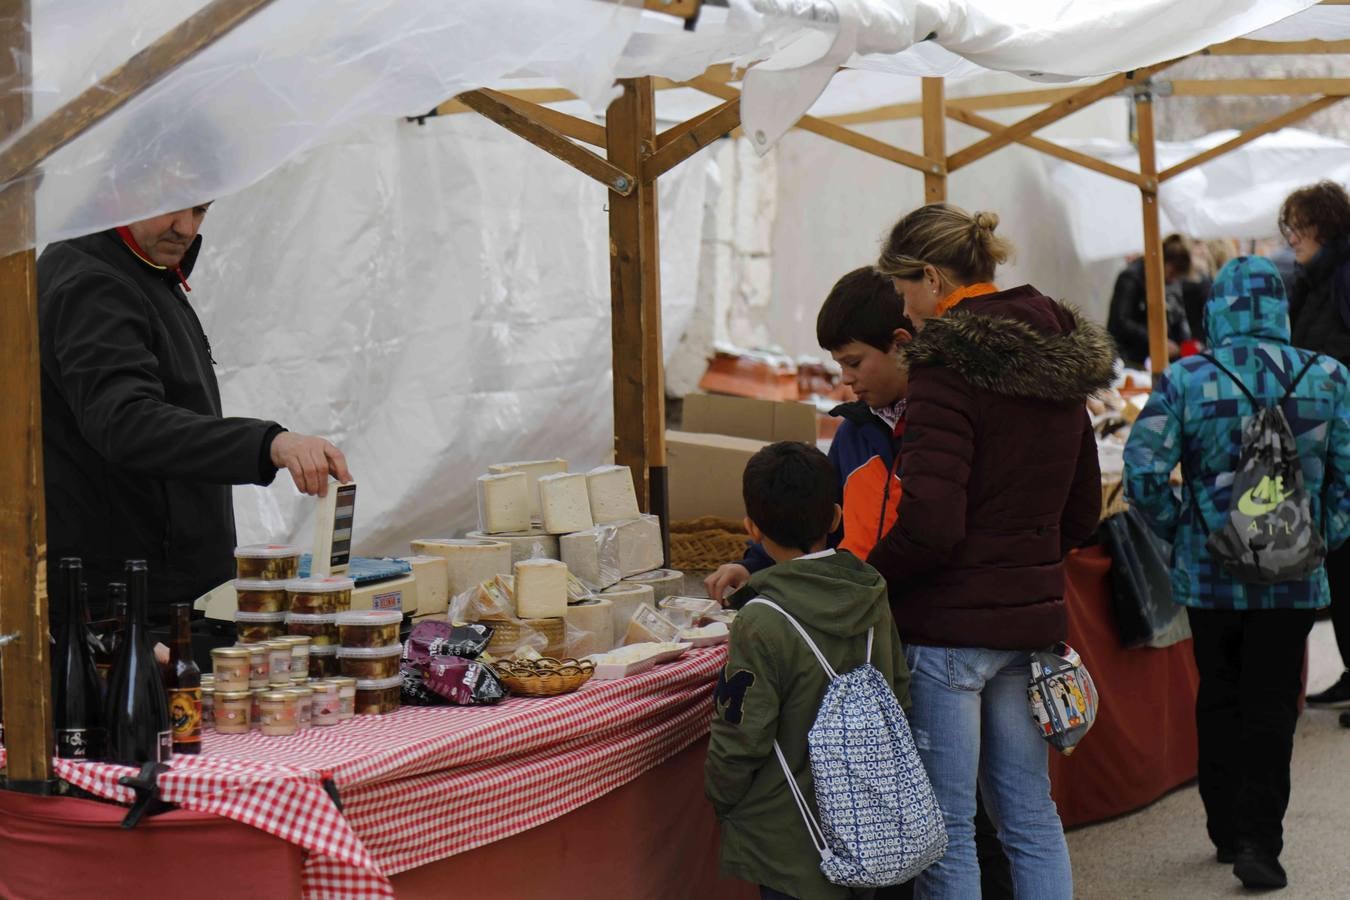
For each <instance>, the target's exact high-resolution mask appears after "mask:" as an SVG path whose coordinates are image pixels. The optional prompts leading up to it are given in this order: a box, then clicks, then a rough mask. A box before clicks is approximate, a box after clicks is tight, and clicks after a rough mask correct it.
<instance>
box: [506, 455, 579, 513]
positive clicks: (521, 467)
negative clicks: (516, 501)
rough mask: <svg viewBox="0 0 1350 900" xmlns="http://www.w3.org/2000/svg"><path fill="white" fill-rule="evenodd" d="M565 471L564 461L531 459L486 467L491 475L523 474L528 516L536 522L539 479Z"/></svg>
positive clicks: (538, 507)
mask: <svg viewBox="0 0 1350 900" xmlns="http://www.w3.org/2000/svg"><path fill="white" fill-rule="evenodd" d="M566 471H567V460H565V459H531V460H526V461H524V462H505V463H494V464H493V465H490V466H488V472H490V473H491V474H493V475H505V474H507V473H509V472H524V473H525V478H526V480H527V481H528V482H529V485H528V486H529V491H530V516H531V518H533V519H535V520H536V521H537V520H538V519H539V515H540V504H539V479H540V478H542V477H543V476H545V475H556V474H558V473H559V472H566Z"/></svg>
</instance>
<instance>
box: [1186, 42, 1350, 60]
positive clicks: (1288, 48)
mask: <svg viewBox="0 0 1350 900" xmlns="http://www.w3.org/2000/svg"><path fill="white" fill-rule="evenodd" d="M1204 52H1205V53H1207V54H1209V55H1210V56H1316V55H1320V54H1329V53H1350V41H1253V40H1250V39H1248V38H1237V39H1236V40H1232V41H1224V42H1223V43H1222V44H1215V45H1214V46H1212V47H1208V48H1206V49H1205V51H1204Z"/></svg>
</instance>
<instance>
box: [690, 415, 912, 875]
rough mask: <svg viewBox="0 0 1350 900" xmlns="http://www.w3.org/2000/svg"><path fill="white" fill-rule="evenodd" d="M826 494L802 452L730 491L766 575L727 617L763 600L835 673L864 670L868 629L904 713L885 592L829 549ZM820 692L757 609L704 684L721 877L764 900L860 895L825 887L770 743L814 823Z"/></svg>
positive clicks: (832, 515) (764, 464)
mask: <svg viewBox="0 0 1350 900" xmlns="http://www.w3.org/2000/svg"><path fill="white" fill-rule="evenodd" d="M835 482H836V478H835V474H834V470H833V469H832V468H831V466H830V463H829V460H828V459H826V457H825V454H823V453H821V452H820V451H819V450H817V449H816V448H814V447H810V446H807V445H806V444H799V443H793V442H786V441H785V442H782V443H778V444H771V445H769V446H767V447H765V448H764V449H762V450H760V451H759V452H758V453H756V454H755V455H754V456H753V457H752V458H751V459H750V462H749V463H747V464H746V467H745V475H744V476H743V479H742V492H743V493H744V496H745V509H746V513H747V518H746V520H745V527H746V531H747V532H748V533H749V534H750V536H751V537H752V538H753V539H754V540H755V541H757V542H758V543H759V544H760V545H761V546H762V547H763V548H764V550H765V551H766V552H767V553H768V554H769V556H771V557H772V558H773V560H774V562H775V565H773V566H771V567H769V568H767V569H763V570H762V571H759V572H756V573H755V574H754V576H752V577H751V579H750V581H749V583H748V584H747V585H746V586H745V587H744V588H742V589H741V590H740V591H738V592H737V593H736V595H735V597H734V598H733V601H734V605H737V606H742V605H744V603H745V602H746V601H749V600H751V599H753V598H754V597H758V596H764V597H766V598H770V599H772V600H773V601H774V602H776V603H777V604H778V605H779V606H781V607H782V608H783V609H784V610H786V611H787V612H788V613H790V614H791V615H792V617H793V618H795V619H796V620H797V621H798V622H800V623H801V624H802V626H803V627H804V628H805V629H806V631H807V633H809V634H810V635H811V639H812V640H814V641H815V642H816V644H817V646H819V647H820V650H821V652H822V653H824V654H825V657H826V658H827V659H828V660H829V661H830V665H831V666H833V667H834V669H835V671H838V672H841V673H842V672H847V671H850V670H852V669H853V668H855V667H857V666H859V665H861V664H862V663H864V662H866V661H867V660H866V659H865V657H866V654H867V630H868V629H869V628H874V629H875V631H874V641H875V644H874V646H873V648H872V659H871V663H872V665H874V666H876V668H877V669H879V670H880V671H881V673H882V675H884V676H885V677H886V678H887V680H888V681H890V682H891V684H892V685H893V686H894V688H895V693H896V696H897V697H898V698H899V700H900V704H901V706H903V707H904V708H905V710H906V711H908V709H909V705H910V703H909V668H908V667H907V666H906V665H905V656H904V651H903V649H902V648H901V646H900V636H899V634H898V633H897V632H896V630H895V621H894V620H893V619H892V618H891V609H890V604H889V603H888V602H887V599H886V582H885V581H884V580H883V579H882V577H881V575H879V574H878V573H877V571H876V570H875V569H873V568H872V567H871V566H869V565H867V564H866V563H865V562H862V561H861V560H859V559H858V558H857V557H856V556H854V555H852V554H851V553H849V552H847V551H834V550H830V549H828V538H829V535H830V532H832V531H834V530H835V529H836V528H837V527H838V526H839V519H840V515H841V511H840V508H839V505H838V504H837V503H836V502H835V494H836V492H837V486H836V483H835ZM827 684H828V682H827V678H826V675H825V672H824V671H823V670H822V669H821V666H820V663H819V662H818V661H817V660H816V658H815V657H814V656H813V655H812V653H811V650H810V648H808V647H807V646H806V643H805V642H804V641H803V640H802V638H801V636H800V635H799V634H797V633H796V631H795V630H794V629H793V628H792V625H791V624H790V623H789V622H788V621H787V619H785V618H784V617H783V616H781V615H780V614H779V613H777V612H775V611H774V610H772V609H770V608H768V607H765V606H762V605H759V604H756V605H754V606H750V607H748V608H746V609H744V610H743V611H742V612H741V614H740V615H739V616H738V617H737V619H736V622H735V624H734V625H733V627H732V629H731V643H730V647H729V652H728V655H727V664H726V668H725V669H723V671H722V674H721V676H720V677H719V679H718V683H717V697H716V699H717V711H716V715H715V716H714V718H713V723H712V737H711V741H710V743H709V745H708V761H707V765H706V767H705V791H706V793H707V795H708V799H709V800H710V801H711V802H712V805H713V809H714V810H715V811H716V812H717V817H718V820H719V821H720V822H721V825H722V846H721V856H722V871H723V872H724V873H725V874H727V875H730V876H733V877H736V878H741V879H744V880H746V881H749V882H751V883H754V884H758V885H760V893H761V896H762V897H763V898H764V900H780V898H795V900H848V898H855V897H867V896H870V895H871V892H870V891H868V892H861V891H857V892H855V891H852V890H850V889H849V888H845V887H840V886H838V885H835V884H831V883H830V882H828V881H826V880H825V877H824V876H823V875H822V874H821V872H820V855H819V854H818V853H817V852H816V850H815V848H814V847H813V846H812V844H811V839H810V837H809V836H808V834H807V831H806V826H805V824H804V823H803V822H802V819H801V815H800V813H799V812H798V810H797V807H796V804H795V803H794V802H793V799H792V794H791V792H790V791H789V790H788V789H787V783H786V781H785V780H784V776H783V770H782V768H781V767H780V766H779V764H778V761H777V760H776V759H775V758H774V752H773V743H774V741H775V740H777V741H778V743H779V745H780V746H781V747H782V750H783V755H784V757H785V758H786V759H787V763H788V766H789V768H791V769H792V772H793V774H794V775H795V776H796V779H797V784H798V785H799V786H800V787H801V789H802V792H803V793H804V794H805V796H806V797H807V802H808V803H809V804H810V805H811V806H812V807H813V809H812V812H815V809H814V806H815V785H814V784H813V782H812V779H811V765H810V760H809V758H808V753H807V747H806V736H807V732H809V731H810V730H811V726H812V725H813V724H814V723H815V718H816V711H817V709H818V707H819V705H820V701H821V698H822V697H824V695H825V689H826V687H827Z"/></svg>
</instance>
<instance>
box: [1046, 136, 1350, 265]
mask: <svg viewBox="0 0 1350 900" xmlns="http://www.w3.org/2000/svg"><path fill="white" fill-rule="evenodd" d="M1236 134H1237V132H1235V131H1221V132H1216V133H1214V134H1209V135H1206V136H1204V137H1202V138H1197V139H1196V140H1193V141H1179V142H1167V141H1160V142H1159V143H1158V167H1159V168H1160V169H1166V168H1167V167H1168V166H1172V165H1175V164H1177V163H1179V162H1183V161H1184V160H1187V159H1189V158H1191V157H1192V156H1195V155H1196V154H1198V153H1201V152H1203V151H1205V150H1208V149H1209V148H1211V147H1214V146H1217V145H1219V144H1221V143H1223V142H1224V141H1228V140H1231V139H1232V138H1233V137H1235V136H1236ZM1061 143H1063V144H1064V145H1065V146H1068V147H1072V148H1073V149H1076V150H1081V151H1082V152H1084V153H1088V154H1091V155H1092V156H1096V157H1098V158H1100V159H1104V160H1106V161H1107V162H1110V163H1114V164H1115V165H1118V166H1121V167H1122V168H1127V169H1134V170H1136V171H1137V170H1138V159H1139V157H1138V153H1137V152H1136V150H1135V148H1134V147H1133V146H1131V145H1130V144H1127V143H1117V142H1112V141H1101V140H1090V141H1073V140H1065V141H1061ZM1044 165H1045V166H1046V168H1047V169H1048V171H1049V173H1050V178H1051V182H1052V183H1053V184H1054V185H1055V188H1056V194H1057V195H1058V196H1060V197H1061V198H1062V199H1063V203H1064V206H1065V209H1066V211H1067V213H1068V216H1069V221H1070V223H1071V224H1072V227H1071V228H1070V229H1069V230H1070V233H1071V234H1072V235H1073V242H1074V247H1075V248H1076V249H1077V251H1078V255H1079V256H1080V257H1082V258H1083V259H1085V260H1102V259H1111V258H1114V257H1120V256H1125V255H1127V254H1131V253H1139V252H1140V251H1141V250H1142V249H1143V246H1144V234H1143V219H1142V214H1141V212H1140V208H1139V189H1138V188H1136V187H1135V186H1134V185H1131V184H1126V183H1124V182H1121V181H1116V180H1115V179H1113V178H1108V177H1106V176H1104V175H1099V174H1097V173H1096V172H1091V171H1089V170H1087V169H1084V168H1082V167H1081V166H1077V165H1074V164H1072V163H1066V162H1061V161H1060V160H1056V159H1051V158H1049V157H1045V158H1044ZM1322 178H1329V179H1331V180H1333V181H1338V182H1340V183H1341V184H1345V185H1350V143H1347V142H1345V141H1340V140H1336V139H1334V138H1328V137H1324V136H1322V135H1319V134H1314V133H1312V132H1309V131H1302V130H1300V129H1297V128H1286V129H1283V130H1281V131H1278V132H1275V133H1274V134H1268V135H1265V136H1264V137H1260V138H1257V139H1256V140H1255V141H1252V142H1251V143H1250V144H1247V145H1245V146H1243V147H1240V148H1238V149H1237V150H1234V151H1232V152H1230V153H1227V154H1225V155H1223V156H1220V157H1219V158H1217V159H1214V160H1211V161H1210V162H1208V163H1205V164H1204V165H1203V166H1199V167H1198V168H1195V169H1191V170H1190V171H1189V172H1184V173H1182V174H1181V175H1179V176H1177V177H1176V178H1174V179H1170V180H1168V181H1166V182H1164V183H1163V186H1162V189H1161V190H1160V191H1159V203H1160V207H1161V210H1162V219H1163V223H1162V224H1163V229H1164V232H1168V231H1179V232H1181V233H1182V234H1185V235H1187V236H1188V237H1193V238H1201V239H1207V238H1241V239H1247V238H1255V239H1260V238H1270V237H1276V236H1277V235H1278V234H1279V229H1278V227H1277V225H1276V216H1277V214H1278V213H1279V209H1280V204H1281V203H1283V202H1284V198H1285V197H1287V196H1289V194H1290V193H1291V192H1292V191H1294V190H1295V189H1296V188H1299V187H1303V186H1304V185H1308V184H1312V183H1313V182H1315V181H1318V180H1320V179H1322Z"/></svg>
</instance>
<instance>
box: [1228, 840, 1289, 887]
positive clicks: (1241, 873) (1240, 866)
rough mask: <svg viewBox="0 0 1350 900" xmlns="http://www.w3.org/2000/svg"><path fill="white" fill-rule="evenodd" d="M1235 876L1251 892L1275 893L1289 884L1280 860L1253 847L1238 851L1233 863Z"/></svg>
mask: <svg viewBox="0 0 1350 900" xmlns="http://www.w3.org/2000/svg"><path fill="white" fill-rule="evenodd" d="M1233 874H1234V875H1236V876H1237V877H1238V880H1239V881H1241V882H1242V886H1243V887H1245V888H1247V889H1249V890H1258V891H1261V890H1264V891H1274V890H1279V889H1280V888H1282V887H1284V886H1285V885H1287V884H1289V877H1288V876H1287V875H1285V873H1284V867H1283V866H1281V865H1280V861H1279V859H1277V858H1276V857H1274V856H1271V855H1270V854H1269V853H1263V852H1262V851H1260V850H1257V849H1255V848H1253V847H1244V848H1243V849H1241V850H1239V851H1238V854H1237V859H1236V860H1235V861H1234V862H1233Z"/></svg>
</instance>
